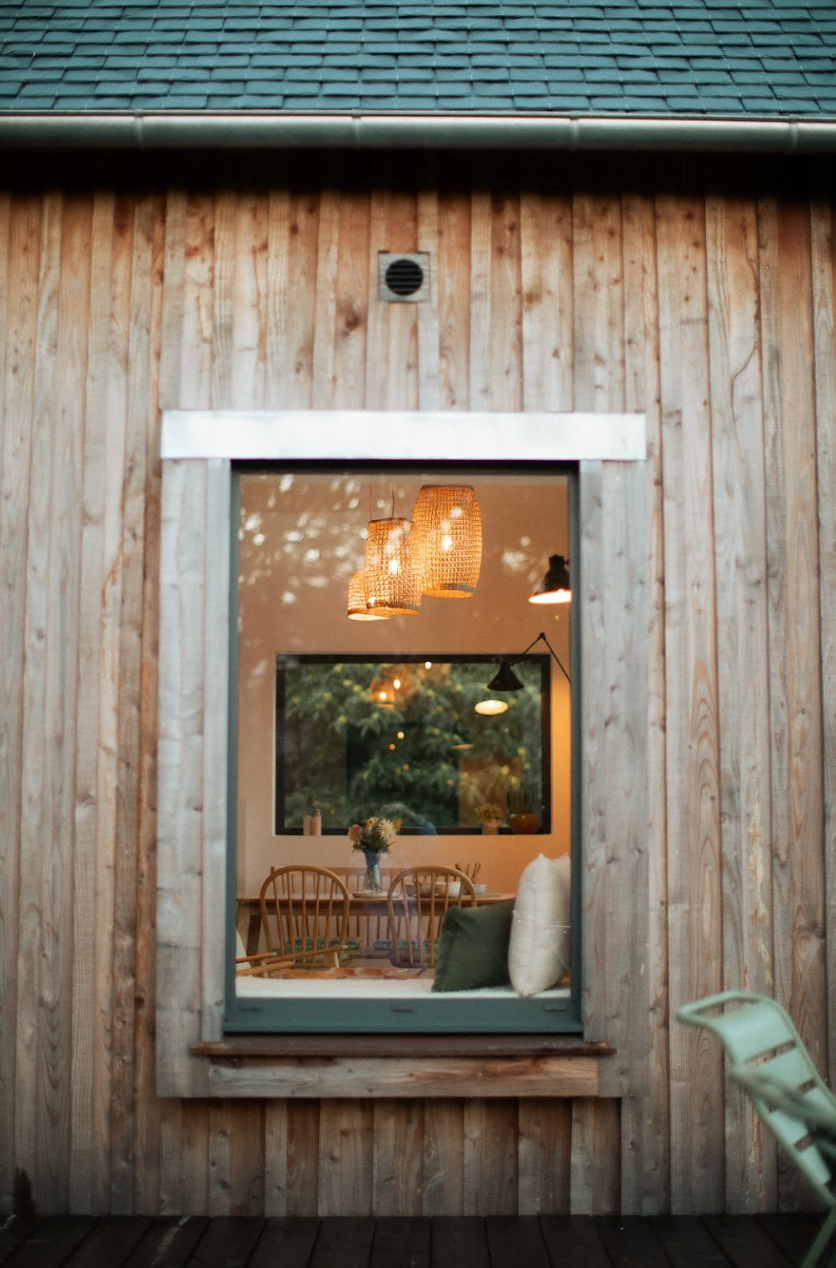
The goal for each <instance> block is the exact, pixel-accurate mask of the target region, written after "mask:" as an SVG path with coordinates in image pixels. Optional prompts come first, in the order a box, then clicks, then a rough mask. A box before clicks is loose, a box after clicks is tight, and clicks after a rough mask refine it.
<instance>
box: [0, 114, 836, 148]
mask: <svg viewBox="0 0 836 1268" xmlns="http://www.w3.org/2000/svg"><path fill="white" fill-rule="evenodd" d="M0 146H4V147H7V148H13V147H14V148H32V147H38V148H44V147H54V148H102V149H179V148H189V149H214V148H220V149H224V148H229V149H243V148H264V149H293V148H299V149H303V148H314V149H317V148H347V149H358V150H360V149H389V148H407V149H503V148H506V149H554V150H604V149H606V150H619V149H634V150H635V149H639V150H714V151H720V150H727V151H761V152H782V153H792V152H795V151H804V152H807V153H811V152H816V151H818V152H822V151H832V150H836V119H834V120H806V119H766V118H764V119H733V118H713V119H703V118H691V117H683V116H676V117H665V118H658V117H648V116H629V117H625V116H624V115H618V116H607V115H595V116H591V115H583V116H571V115H535V114H531V115H487V114H486V115H472V114H470V115H465V114H444V115H440V114H439V115H430V114H388V115H387V114H316V115H292V114H186V113H177V114H173V113H159V114H155V113H147V114H128V113H124V114H122V113H116V112H111V113H106V114H92V113H83V114H82V113H73V114H56V113H52V112H50V113H48V114H47V113H45V112H44V113H40V112H38V113H31V114H24V113H11V112H10V113H8V114H3V115H0Z"/></svg>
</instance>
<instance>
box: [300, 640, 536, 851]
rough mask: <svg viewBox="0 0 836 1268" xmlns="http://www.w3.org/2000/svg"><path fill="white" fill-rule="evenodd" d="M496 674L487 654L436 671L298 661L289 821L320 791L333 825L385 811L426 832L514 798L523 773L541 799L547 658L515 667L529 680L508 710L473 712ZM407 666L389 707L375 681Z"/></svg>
mask: <svg viewBox="0 0 836 1268" xmlns="http://www.w3.org/2000/svg"><path fill="white" fill-rule="evenodd" d="M490 671H491V666H490V665H489V664H486V663H485V662H470V663H455V662H454V663H449V662H443V663H438V664H436V665H434V666H433V669H432V670H431V671H425V670H424V667H423V665H413V664H410V665H408V666H407V665H403V664H402V663H398V664H397V665H395V664H394V662H392V663H389V664H386V663H383V662H381V663H379V664H376V665H371V664H369V663H352V662H350V661H345V662H340V663H336V664H327V663H313V662H311V661H305V660H301V661H299V662H298V663H293V664H291V663H288V664H287V666H286V667H285V673H284V719H283V722H284V725H283V728H280V732H279V734H280V738H281V741H282V743H281V751H280V754H279V756H280V761H281V769H280V777H282V778H283V780H284V793H285V822H286V823H287V824H288V826H301V823H302V816H303V815H304V813H305V803H306V801H307V800H308V799H309V798H310V797H311V796H316V798H317V799H318V801H319V803H320V809H321V813H322V822H323V826H324V827H346V828H347V827H348V825H349V824H351V823H352V822H362V820H363V819H365V818H367V817H368V816H369V815H371V814H377V813H381V812H384V813H394V814H396V816H397V817H399V818H403V821H404V825H403V826H404V828H410V827H415V828H418V829H419V830H423V831H431V830H432V825H435V826H437V827H444V828H454V827H458V826H476V825H477V823H478V819H477V816H476V809H477V807H478V806H479V805H480V804H482V803H484V802H489V801H493V802H498V803H500V804H502V805H503V807H504V804H505V798H506V794H507V790H508V788H509V786H510V785H511V783H512V781H513V780H514V779H516V780H517V781H519V779H520V777H522V776H523V775H524V776H525V778H526V780H528V781H531V782H533V784H534V786H535V793H534V795H535V796H536V800H537V803H538V804H539V801H540V796H541V789H540V769H541V719H540V710H541V700H540V671H539V666H537V665H530V664H529V665H526V664H525V662H522V663H520V664H518V665H517V666H516V667H515V672H516V673H517V674H518V675H519V677H520V678H521V679H522V680H523V682H524V684H525V685H524V688H523V690H522V691H519V692H514V693H509V701H508V703H509V708H508V711H507V712H506V713H504V714H501V715H499V716H498V717H485V716H483V715H480V714H478V713H476V712H475V711H474V706H475V704H476V703H477V702H478V701H479V700H481V699H484V698H485V682H486V680H487V679H488V678H489V677H490ZM398 672H400V673H401V677H402V679H403V687H402V689H400V690H397V691H395V692H394V696H395V700H394V704H393V705H391V706H389V705H388V700H387V705H386V706H383V705H382V704H381V702H380V700H379V693H378V692H377V691H376V690H373V684H375V683H376V682H378V681H383V682H386V683H389V682H391V679H392V678H393V677H394V676H396V674H397V673H398ZM387 675H388V678H387ZM389 694H390V695H391V692H390V693H389ZM393 806H394V807H396V809H395V810H394V811H392V809H391V808H392V807H393Z"/></svg>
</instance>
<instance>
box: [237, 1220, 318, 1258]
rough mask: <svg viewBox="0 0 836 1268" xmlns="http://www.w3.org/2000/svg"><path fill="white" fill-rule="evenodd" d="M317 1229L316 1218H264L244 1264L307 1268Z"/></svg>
mask: <svg viewBox="0 0 836 1268" xmlns="http://www.w3.org/2000/svg"><path fill="white" fill-rule="evenodd" d="M318 1232H319V1220H317V1219H295V1220H282V1219H268V1220H267V1222H266V1224H265V1226H264V1228H263V1230H262V1233H261V1237H260V1238H259V1240H258V1245H257V1246H256V1248H255V1253H254V1255H253V1257H252V1259H251V1260H250V1262H249V1265H248V1268H275V1266H276V1265H281V1268H308V1264H309V1262H310V1258H311V1253H312V1251H313V1246H314V1243H315V1241H316V1236H317V1233H318Z"/></svg>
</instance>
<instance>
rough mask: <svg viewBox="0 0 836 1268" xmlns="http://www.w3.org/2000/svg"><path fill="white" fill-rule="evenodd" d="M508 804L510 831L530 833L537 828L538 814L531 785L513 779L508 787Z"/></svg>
mask: <svg viewBox="0 0 836 1268" xmlns="http://www.w3.org/2000/svg"><path fill="white" fill-rule="evenodd" d="M508 805H509V806H510V807H511V819H510V823H511V831H512V832H521V833H532V832H536V831H537V830H538V828H539V827H540V816H539V815H538V814H537V811H536V809H535V807H536V805H537V802H536V800H535V797H534V793H533V792H532V790H531V787H530V786H529V785H528V784H526V783H524V781H523V780H515V781H514V782H513V783H512V785H511V787H510V788H509V789H508Z"/></svg>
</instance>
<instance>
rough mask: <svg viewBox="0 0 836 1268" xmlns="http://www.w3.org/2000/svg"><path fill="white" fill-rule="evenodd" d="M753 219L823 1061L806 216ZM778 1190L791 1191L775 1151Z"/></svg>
mask: <svg viewBox="0 0 836 1268" xmlns="http://www.w3.org/2000/svg"><path fill="white" fill-rule="evenodd" d="M758 216H759V229H760V290H761V314H762V320H761V337H762V359H763V364H764V369H765V378H764V430H765V442H766V444H765V470H766V489H767V493H766V549H767V561H768V573H767V594H768V602H769V692H770V739H771V745H772V755H771V756H772V765H771V771H772V823H771V828H772V859H773V877H772V883H773V911H774V918H773V928H774V943H775V995H776V998H777V999H778V1000H779V1001H780V1002H781V1003H782V1004H784V1005H785V1007H786V1008H787V1009H788V1010H789V1012H790V1014H791V1015H792V1017H793V1020H794V1021H795V1023H796V1025H797V1027H798V1030H799V1033H800V1035H801V1037H802V1039H803V1040H804V1043H805V1044H806V1046H807V1048H808V1050H809V1052H810V1055H811V1056H812V1059H813V1061H814V1062H815V1063H816V1064H817V1065H818V1067H819V1068H820V1069H826V1068H827V1060H828V1056H827V1054H828V1045H827V1035H826V1030H825V1026H826V1016H825V1014H824V1012H823V1010H822V1008H821V1001H822V1000H823V999H825V998H826V995H827V984H826V979H825V967H826V966H825V950H824V853H823V827H824V823H823V806H822V730H821V727H822V708H821V665H820V626H819V620H818V610H817V609H818V593H817V591H818V568H819V553H818V542H819V527H818V520H817V501H818V494H817V487H816V435H815V401H814V384H813V374H812V351H813V350H812V336H813V323H812V289H811V278H810V218H809V209H808V208H807V207H805V206H804V205H803V204H800V203H798V204H796V203H792V204H790V203H786V204H784V203H778V202H776V201H775V200H773V199H765V200H763V201H762V202H761V203H760V205H759V208H758ZM778 1185H779V1199H780V1200H781V1201H782V1203H785V1204H786V1205H788V1206H792V1205H793V1204H794V1201H795V1200H797V1198H798V1194H799V1187H798V1178H797V1175H796V1174H794V1169H792V1168H788V1166H787V1163H786V1162H785V1161H784V1160H783V1158H781V1156H780V1155H779V1167H778Z"/></svg>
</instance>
